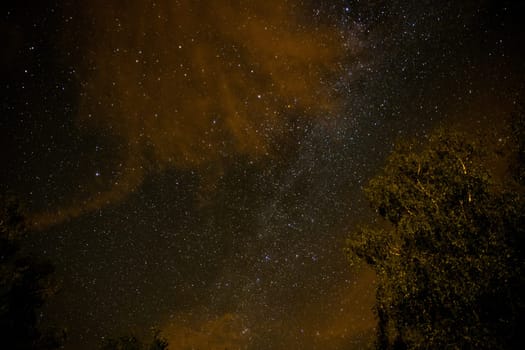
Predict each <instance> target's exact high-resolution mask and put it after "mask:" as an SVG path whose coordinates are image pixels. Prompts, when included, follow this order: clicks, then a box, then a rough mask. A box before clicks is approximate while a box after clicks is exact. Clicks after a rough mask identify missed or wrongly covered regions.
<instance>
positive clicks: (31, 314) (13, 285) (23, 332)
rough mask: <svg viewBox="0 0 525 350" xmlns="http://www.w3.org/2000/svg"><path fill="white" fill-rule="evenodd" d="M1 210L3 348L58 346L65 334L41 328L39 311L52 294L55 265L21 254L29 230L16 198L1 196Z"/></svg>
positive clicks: (0, 329) (0, 319)
mask: <svg viewBox="0 0 525 350" xmlns="http://www.w3.org/2000/svg"><path fill="white" fill-rule="evenodd" d="M1 200H2V202H1V204H0V205H1V208H0V210H1V212H0V339H1V340H0V341H1V343H0V344H1V345H0V347H2V348H4V349H12V350H25V349H56V348H58V347H59V346H60V345H61V338H62V337H63V336H62V335H59V334H58V333H59V332H56V333H57V334H54V333H52V332H47V333H43V332H41V331H40V330H39V328H38V320H37V310H38V309H39V308H40V307H41V306H42V305H43V304H44V302H45V300H46V298H47V297H48V295H49V294H50V293H51V291H52V288H51V285H50V284H49V276H50V274H51V273H52V272H53V266H52V265H51V264H49V263H47V262H42V261H38V260H37V259H34V258H32V257H29V256H22V255H21V254H20V246H19V242H20V239H21V238H22V237H23V235H24V234H25V233H26V230H25V226H24V218H23V216H22V214H21V211H20V208H19V205H18V204H17V202H16V201H14V200H10V199H5V198H1Z"/></svg>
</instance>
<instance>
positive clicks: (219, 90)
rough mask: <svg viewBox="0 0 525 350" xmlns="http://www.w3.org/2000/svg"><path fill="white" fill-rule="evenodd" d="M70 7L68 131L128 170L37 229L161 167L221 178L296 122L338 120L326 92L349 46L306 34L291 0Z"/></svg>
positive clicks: (330, 33) (308, 21)
mask: <svg viewBox="0 0 525 350" xmlns="http://www.w3.org/2000/svg"><path fill="white" fill-rule="evenodd" d="M80 6H82V7H81V8H80V11H79V13H80V14H81V15H84V16H85V19H84V21H85V22H86V23H88V24H87V25H86V28H84V29H83V31H84V33H85V36H86V39H85V44H84V45H85V47H84V51H85V53H86V54H85V56H84V57H83V60H82V62H81V63H80V67H81V68H82V69H80V70H79V71H80V73H79V74H80V76H81V86H82V91H81V94H80V101H79V112H78V122H79V125H80V126H82V127H83V128H88V129H91V130H96V131H97V132H98V133H100V134H102V135H105V136H106V137H110V138H113V139H115V140H117V141H118V143H119V144H120V145H121V146H122V147H121V148H120V149H119V150H115V152H117V153H118V156H119V157H120V158H121V159H122V160H123V163H124V164H125V165H126V168H125V171H124V172H123V173H122V175H121V178H120V179H119V180H118V181H117V183H118V185H115V186H112V187H111V188H110V189H108V190H107V191H105V192H104V193H98V194H97V193H96V194H93V195H92V196H91V197H90V198H87V199H85V200H82V201H79V202H81V203H79V204H75V205H74V206H76V207H75V208H73V207H71V208H63V209H61V210H60V212H57V213H55V214H53V213H49V214H44V215H40V217H39V218H38V220H39V225H40V226H46V225H47V224H51V223H52V222H53V221H55V222H60V221H62V220H64V219H67V218H71V217H75V216H78V215H81V214H82V213H84V212H89V211H91V210H93V209H96V208H100V207H101V206H103V205H105V203H112V202H114V201H118V200H120V199H122V198H124V197H125V195H126V192H128V191H130V190H131V189H134V188H137V187H138V186H140V184H141V183H142V180H143V177H144V176H146V175H147V174H150V173H155V172H158V171H162V170H164V169H166V168H169V167H177V168H179V169H195V170H199V169H201V168H205V167H208V168H209V167H215V168H218V169H220V167H221V166H222V163H223V161H224V159H227V158H228V157H232V156H247V157H250V158H252V159H260V158H261V157H268V156H271V155H272V153H273V150H274V148H275V147H276V145H278V144H279V140H281V139H282V138H283V137H285V135H286V134H287V133H289V131H290V127H291V125H292V124H293V120H294V119H295V118H306V119H311V118H330V117H332V116H333V115H335V114H337V111H338V108H339V106H340V101H339V97H338V96H336V94H335V93H334V92H333V90H332V89H330V84H331V82H332V81H334V80H335V79H338V78H339V77H340V76H341V75H342V74H343V73H342V68H341V67H342V63H343V61H344V59H345V56H347V55H349V53H355V51H356V50H357V49H356V48H357V47H358V43H357V40H356V39H355V38H353V39H352V38H349V37H345V38H343V35H342V34H341V32H340V31H339V30H338V29H337V28H335V27H334V26H329V25H328V24H326V23H325V24H321V23H320V22H321V21H318V22H319V23H315V22H316V18H315V17H313V16H311V12H310V13H309V12H308V11H311V9H308V8H305V7H304V6H301V2H300V1H288V2H283V1H278V0H256V1H249V2H245V1H218V0H216V1H190V0H181V1H169V0H164V1H143V0H134V1H126V2H120V1H113V2H107V1H101V0H98V1H90V2H86V3H85V4H82V5H80ZM352 42H353V44H352ZM349 43H350V45H349ZM321 116H322V117H321ZM137 169H142V170H141V171H138V170H137ZM53 216H54V218H53ZM45 222H46V223H47V224H45V225H44V223H45Z"/></svg>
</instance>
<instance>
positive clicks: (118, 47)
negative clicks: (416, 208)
mask: <svg viewBox="0 0 525 350" xmlns="http://www.w3.org/2000/svg"><path fill="white" fill-rule="evenodd" d="M0 6H1V8H2V11H1V17H0V32H1V33H2V43H3V44H2V50H1V53H0V60H1V65H0V67H1V75H2V79H1V81H0V83H1V87H0V91H1V95H0V101H1V112H2V113H1V119H0V122H1V130H2V138H1V141H0V142H1V143H2V144H1V146H2V149H3V152H2V169H3V170H2V172H1V190H2V192H8V193H11V194H14V195H15V196H16V197H18V198H19V199H20V200H21V201H22V202H23V203H24V204H25V206H26V208H27V210H28V213H29V218H28V220H29V224H30V227H31V234H30V236H29V238H28V239H27V242H26V246H27V247H26V249H27V250H28V251H30V252H31V253H32V254H35V255H37V256H41V257H44V258H46V259H49V260H50V261H51V262H53V263H54V265H55V266H56V273H55V275H54V278H55V279H56V282H57V284H58V285H59V292H58V293H57V294H56V295H54V296H53V297H52V298H51V299H50V300H49V301H48V303H47V304H46V307H45V308H43V309H42V312H41V314H40V318H41V321H42V323H43V324H46V325H57V326H58V327H62V328H66V329H67V332H68V334H69V338H68V342H67V344H66V349H93V348H96V347H97V346H98V345H99V344H100V343H101V341H102V340H103V338H104V337H108V336H118V335H121V334H127V333H130V332H134V333H137V334H139V335H146V334H149V333H150V329H151V328H152V327H157V328H158V329H160V330H161V331H162V333H163V334H164V335H165V337H166V338H167V339H168V340H169V341H170V348H171V349H190V348H205V349H224V348H229V349H352V348H360V347H363V346H364V344H366V343H367V342H369V341H370V339H372V337H373V334H374V329H373V327H374V325H375V319H374V316H373V313H372V311H371V310H372V305H373V302H374V293H375V290H374V276H373V275H372V274H371V272H369V271H367V270H364V269H357V268H355V269H351V268H350V267H349V266H348V263H347V262H346V258H345V255H344V252H343V248H344V241H345V238H346V237H347V236H348V235H349V234H350V232H351V231H352V227H354V225H355V224H357V223H359V222H363V221H365V222H366V221H367V220H370V218H371V217H373V216H372V213H370V212H369V209H368V206H367V203H366V201H365V200H364V199H363V194H362V192H361V187H362V186H363V185H364V184H365V183H366V181H367V180H368V179H369V178H370V177H371V176H373V175H374V174H375V173H377V171H378V170H379V169H380V168H381V165H382V164H383V162H384V160H385V157H386V156H387V155H388V153H389V151H390V150H391V149H392V147H393V144H394V143H395V142H396V141H397V140H399V139H406V138H410V137H416V138H419V139H424V138H425V137H426V135H428V134H429V133H431V132H432V130H434V129H435V128H436V127H448V128H454V129H465V130H477V129H483V128H485V129H487V127H488V128H493V127H494V126H498V125H499V124H501V123H500V121H501V120H502V119H504V118H506V116H507V115H508V114H509V113H510V112H511V111H512V110H513V108H515V105H516V104H517V103H518V102H519V101H523V92H524V91H525V86H524V85H525V84H524V79H523V77H525V54H524V52H523V47H525V31H524V28H523V20H524V18H525V4H524V2H523V1H503V0H501V1H496V0H494V1H483V0H481V1H470V0H467V1H426V0H424V1H421V0H419V1H415V0H414V1H401V0H393V1H381V0H379V1H335V0H332V1H314V0H311V1H308V0H303V1H300V0H288V1H285V0H280V1H279V0H253V1H240V0H231V1H227V0H211V1H200V0H194V1H190V0H172V1H169V0H158V1H153V0H130V1H118V0H115V1H106V0H93V1H66V0H64V1H3V2H2V5H0Z"/></svg>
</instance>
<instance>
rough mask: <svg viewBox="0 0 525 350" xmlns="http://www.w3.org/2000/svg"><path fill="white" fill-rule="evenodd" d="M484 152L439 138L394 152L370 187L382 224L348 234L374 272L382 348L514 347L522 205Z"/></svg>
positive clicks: (453, 137)
mask: <svg viewBox="0 0 525 350" xmlns="http://www.w3.org/2000/svg"><path fill="white" fill-rule="evenodd" d="M487 154H488V150H487V148H486V147H482V146H480V145H479V144H476V143H474V142H471V141H467V140H466V138H465V137H464V136H462V135H459V134H450V133H448V134H447V133H444V132H440V133H438V134H436V135H435V136H433V137H432V138H431V139H430V140H429V142H428V144H427V145H426V146H425V147H423V148H421V149H420V150H416V149H415V148H414V147H411V146H404V147H398V148H397V149H396V150H395V151H394V152H393V153H392V154H391V156H390V157H389V158H388V160H387V164H386V166H385V168H384V170H383V172H382V173H381V174H380V175H378V176H376V177H375V178H373V179H372V180H371V181H370V183H369V184H368V186H367V187H366V189H365V192H366V195H367V197H368V199H369V201H370V204H371V206H372V208H373V209H374V210H375V211H376V212H377V213H378V214H379V215H380V216H381V217H382V218H384V219H385V220H384V222H382V223H381V222H380V223H378V224H376V225H375V226H374V227H364V228H361V229H359V230H357V231H356V232H354V233H353V234H352V235H351V237H350V238H349V239H348V242H347V251H348V254H349V256H350V258H351V259H352V260H355V259H358V260H363V261H365V262H366V263H367V264H369V265H370V266H371V267H372V268H373V269H374V270H375V272H376V274H377V281H378V286H377V294H376V305H375V310H376V313H377V318H378V328H377V330H378V337H377V347H378V348H380V349H419V348H425V349H464V348H476V349H498V348H505V349H508V348H517V347H518V345H519V343H520V342H519V340H520V332H521V329H522V327H523V324H524V322H523V311H525V310H524V306H525V304H524V299H523V292H524V290H525V289H524V288H523V287H524V279H523V269H524V259H523V257H524V255H523V247H524V240H523V237H524V231H523V227H522V226H523V225H520V224H521V223H522V222H523V209H524V208H523V207H524V205H523V200H522V194H520V191H516V190H509V189H508V188H507V187H506V186H505V185H504V184H503V183H502V182H501V181H496V178H495V177H494V176H493V175H492V174H491V171H490V167H489V166H488V165H487V164H488V163H487ZM513 188H514V189H515V187H513Z"/></svg>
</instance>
